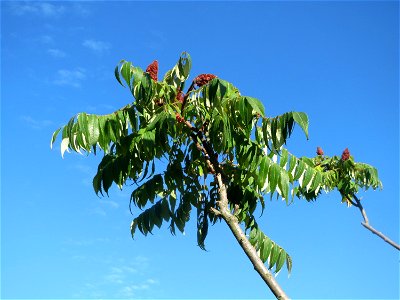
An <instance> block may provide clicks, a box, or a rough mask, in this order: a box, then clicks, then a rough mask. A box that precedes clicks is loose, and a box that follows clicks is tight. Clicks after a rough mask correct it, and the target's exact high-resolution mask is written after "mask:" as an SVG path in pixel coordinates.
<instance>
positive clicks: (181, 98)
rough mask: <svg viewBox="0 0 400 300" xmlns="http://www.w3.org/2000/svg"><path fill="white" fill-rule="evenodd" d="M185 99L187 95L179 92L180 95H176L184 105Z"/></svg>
mask: <svg viewBox="0 0 400 300" xmlns="http://www.w3.org/2000/svg"><path fill="white" fill-rule="evenodd" d="M184 99H185V95H184V94H183V92H181V91H178V94H176V100H178V101H179V102H180V103H183V100H184Z"/></svg>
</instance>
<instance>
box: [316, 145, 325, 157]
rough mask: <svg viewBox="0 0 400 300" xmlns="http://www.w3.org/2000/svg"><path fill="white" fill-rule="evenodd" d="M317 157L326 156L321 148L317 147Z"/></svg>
mask: <svg viewBox="0 0 400 300" xmlns="http://www.w3.org/2000/svg"><path fill="white" fill-rule="evenodd" d="M317 155H319V156H321V155H324V150H322V148H321V147H317Z"/></svg>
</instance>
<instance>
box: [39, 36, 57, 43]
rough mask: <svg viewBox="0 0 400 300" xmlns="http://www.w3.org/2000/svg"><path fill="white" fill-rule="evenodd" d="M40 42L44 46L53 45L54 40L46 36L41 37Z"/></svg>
mask: <svg viewBox="0 0 400 300" xmlns="http://www.w3.org/2000/svg"><path fill="white" fill-rule="evenodd" d="M39 41H40V42H42V43H43V44H53V43H54V38H53V37H52V36H50V35H46V34H45V35H42V36H40V37H39Z"/></svg>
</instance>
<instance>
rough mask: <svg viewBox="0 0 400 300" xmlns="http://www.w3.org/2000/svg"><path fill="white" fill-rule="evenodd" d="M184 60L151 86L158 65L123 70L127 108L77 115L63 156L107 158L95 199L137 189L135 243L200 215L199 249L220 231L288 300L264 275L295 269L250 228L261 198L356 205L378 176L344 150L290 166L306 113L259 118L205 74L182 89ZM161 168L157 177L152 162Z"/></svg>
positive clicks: (255, 103)
mask: <svg viewBox="0 0 400 300" xmlns="http://www.w3.org/2000/svg"><path fill="white" fill-rule="evenodd" d="M191 64H192V62H191V58H190V56H189V54H187V53H182V54H181V56H180V58H179V60H178V62H177V64H176V65H175V66H174V67H173V68H172V69H171V70H169V71H168V72H167V73H166V74H165V75H164V77H163V78H162V80H158V62H157V61H154V62H153V63H152V64H150V65H149V66H148V67H147V68H146V69H145V70H142V69H141V68H139V67H138V66H134V65H132V63H130V62H127V61H121V62H120V64H119V65H118V66H117V67H116V69H115V76H116V79H117V80H118V82H119V83H120V84H121V85H123V86H125V87H127V88H128V89H129V90H130V92H131V94H132V96H133V99H132V101H131V102H130V103H129V104H127V105H126V106H124V107H122V108H121V109H119V110H117V111H115V112H113V113H111V114H108V115H95V114H87V113H84V112H83V113H79V114H77V115H76V116H74V117H72V118H71V119H70V121H69V122H68V124H66V125H65V126H63V127H61V128H59V129H58V130H57V131H55V132H54V134H53V136H52V139H51V144H53V143H54V141H55V139H56V138H57V136H58V135H59V134H60V133H61V138H62V141H61V153H62V155H64V153H65V151H67V150H72V151H75V152H79V153H82V152H86V153H88V154H89V153H94V154H96V153H98V151H99V150H102V152H103V153H104V156H103V158H102V160H101V162H100V164H99V166H98V169H97V174H96V175H95V176H94V179H93V188H94V190H95V192H96V193H97V194H101V195H104V193H105V194H108V191H109V189H110V187H111V186H112V185H113V184H116V185H117V186H118V187H119V188H122V187H123V186H124V185H125V184H126V183H127V182H129V183H130V184H131V183H132V182H133V183H135V184H136V188H135V189H134V190H133V191H132V194H131V197H130V206H131V208H132V207H133V206H135V207H137V208H139V209H140V210H139V211H138V212H135V213H134V214H135V217H134V219H133V221H132V224H131V233H132V237H133V236H134V235H135V234H136V232H137V231H138V230H139V231H140V232H141V233H142V234H144V235H147V234H148V233H149V232H152V231H153V230H154V227H158V228H159V227H161V226H162V224H163V223H167V224H168V225H169V229H170V231H171V233H172V234H175V232H176V229H178V230H179V231H181V232H183V231H184V228H185V224H186V223H187V222H188V221H189V217H190V215H191V211H192V210H195V211H196V213H197V214H196V215H197V220H196V221H197V241H198V245H199V247H200V248H202V249H205V239H206V236H207V233H208V230H209V226H210V225H213V224H215V223H216V222H220V221H222V222H225V223H226V224H227V225H228V226H229V228H230V230H231V232H232V233H233V235H234V236H235V238H236V239H237V241H238V243H239V245H240V246H241V247H242V248H243V250H244V252H245V253H246V255H247V256H248V258H249V259H250V261H251V262H252V264H253V265H254V268H255V269H256V271H257V272H258V273H259V274H260V276H261V277H262V279H263V280H264V281H265V282H266V284H267V285H268V286H269V288H270V289H271V291H272V292H273V293H274V295H275V296H276V297H278V298H287V295H286V294H285V292H284V291H283V290H282V288H281V287H280V286H279V285H278V283H277V282H276V280H275V277H274V276H272V273H271V272H279V270H280V269H281V268H282V267H283V266H284V265H286V267H287V269H288V270H289V272H290V270H291V268H292V260H291V258H290V256H289V255H288V253H287V252H286V250H284V249H283V248H282V247H281V246H280V245H278V244H276V243H275V242H274V241H272V240H271V239H270V238H269V237H268V235H267V234H265V233H264V232H263V231H262V230H261V228H260V227H259V226H258V224H257V220H256V218H255V216H254V212H255V210H256V208H257V207H258V206H260V207H261V209H262V210H263V209H264V207H265V202H264V201H265V200H264V197H266V196H267V197H274V196H277V197H280V198H282V199H284V200H285V201H286V202H290V201H293V200H294V198H296V197H297V198H303V199H305V200H307V201H313V200H315V199H316V198H317V197H318V196H319V195H320V194H321V191H332V190H334V189H337V190H338V191H339V192H340V194H341V196H342V201H344V202H346V203H348V204H354V205H358V204H359V202H356V200H354V199H357V201H358V198H354V197H356V196H355V195H356V194H357V192H358V191H359V189H360V188H362V189H368V188H372V189H377V188H380V187H381V182H380V180H379V179H378V173H377V170H376V169H375V168H374V167H372V166H370V165H367V164H365V163H357V162H355V161H354V160H353V157H352V156H351V155H350V152H349V151H348V150H346V151H344V152H343V155H342V156H341V157H338V156H333V157H329V156H326V155H324V154H323V150H322V149H321V148H318V150H317V155H316V156H315V157H296V156H294V155H293V154H292V153H290V152H289V151H288V150H287V149H286V148H285V144H286V141H287V139H288V138H289V137H290V135H291V134H292V131H293V129H294V127H295V125H298V126H299V127H300V128H301V129H302V131H303V132H304V133H305V135H306V137H308V117H307V115H306V114H305V113H303V112H287V113H284V114H282V115H279V116H275V117H269V116H266V115H265V111H264V106H263V104H262V103H261V102H260V101H259V100H258V99H256V98H253V97H249V96H244V95H241V94H240V92H239V90H238V89H237V88H236V87H235V86H234V85H233V84H231V83H230V82H228V81H225V80H223V79H221V78H218V77H216V76H215V75H212V74H201V75H199V76H197V77H195V78H194V79H193V80H191V81H190V80H188V78H189V73H190V69H191ZM160 159H164V160H167V164H164V165H166V167H165V169H164V170H162V171H161V172H157V173H156V169H157V170H158V169H160V166H161V165H160V166H158V167H157V168H156V163H157V161H158V160H160Z"/></svg>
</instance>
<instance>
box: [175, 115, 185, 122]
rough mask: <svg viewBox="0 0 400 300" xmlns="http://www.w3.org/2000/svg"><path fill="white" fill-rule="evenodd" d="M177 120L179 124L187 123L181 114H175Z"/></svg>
mask: <svg viewBox="0 0 400 300" xmlns="http://www.w3.org/2000/svg"><path fill="white" fill-rule="evenodd" d="M175 119H176V121H177V122H178V123H184V122H185V118H183V117H182V116H181V115H180V114H179V113H176V114H175Z"/></svg>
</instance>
